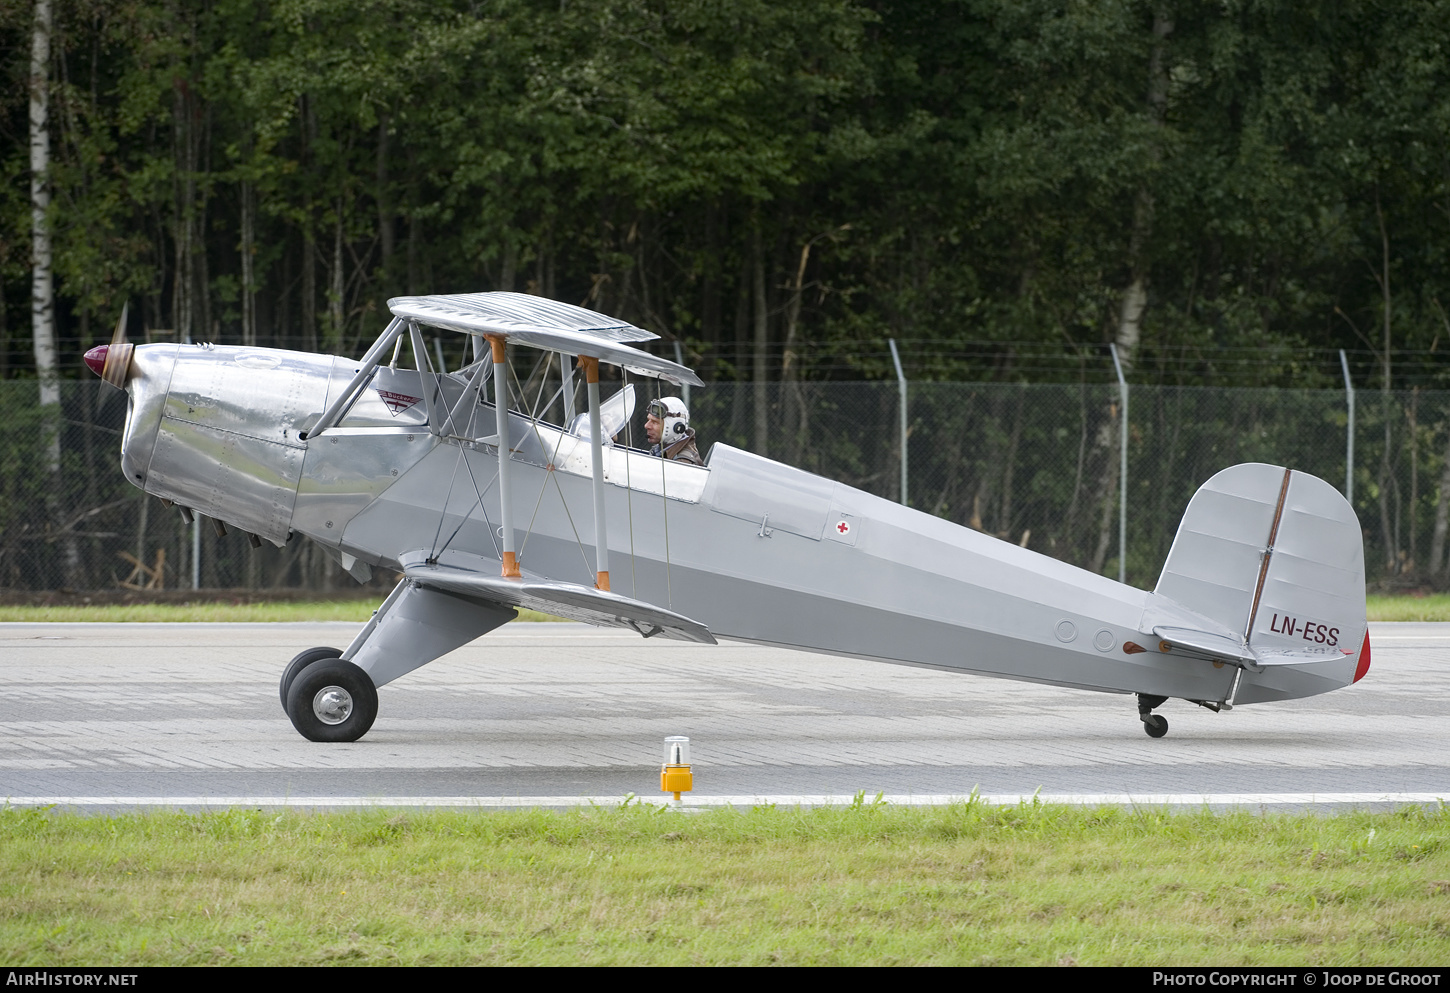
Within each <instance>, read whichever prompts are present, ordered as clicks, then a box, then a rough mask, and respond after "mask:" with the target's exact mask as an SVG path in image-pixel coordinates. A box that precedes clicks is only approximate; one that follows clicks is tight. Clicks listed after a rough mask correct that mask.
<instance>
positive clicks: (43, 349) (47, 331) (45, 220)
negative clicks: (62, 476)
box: [30, 0, 60, 473]
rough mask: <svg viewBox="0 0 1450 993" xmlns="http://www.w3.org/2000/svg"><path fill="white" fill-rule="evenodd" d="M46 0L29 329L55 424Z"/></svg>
mask: <svg viewBox="0 0 1450 993" xmlns="http://www.w3.org/2000/svg"><path fill="white" fill-rule="evenodd" d="M50 32H51V7H50V0H36V3H35V22H34V25H33V30H32V33H31V45H30V223H31V270H30V272H31V276H30V326H31V332H32V334H33V335H34V341H35V372H36V377H37V378H38V379H39V380H40V406H41V407H42V408H43V409H49V410H51V411H53V413H49V414H47V418H46V419H47V422H51V421H54V422H55V424H56V425H57V426H58V425H59V409H60V406H59V405H60V383H59V381H58V379H57V376H56V358H55V356H56V343H55V284H54V280H53V277H52V275H51V250H50V219H49V217H48V216H47V215H48V213H49V211H50V129H49V123H50ZM47 459H48V468H49V470H50V471H51V472H52V473H54V472H58V471H59V469H60V436H59V434H58V433H56V432H55V431H53V430H52V431H51V432H50V442H49V449H48V452H47Z"/></svg>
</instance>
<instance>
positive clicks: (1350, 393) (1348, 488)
mask: <svg viewBox="0 0 1450 993" xmlns="http://www.w3.org/2000/svg"><path fill="white" fill-rule="evenodd" d="M1339 368H1340V369H1342V370H1343V371H1344V400H1345V403H1346V404H1347V405H1348V406H1349V427H1348V430H1347V431H1346V435H1347V438H1348V440H1347V441H1346V442H1345V452H1344V499H1346V500H1348V501H1349V505H1350V506H1351V507H1353V506H1354V381H1353V380H1352V379H1350V378H1349V360H1348V359H1347V358H1345V357H1344V349H1342V348H1341V349H1340V350H1339Z"/></svg>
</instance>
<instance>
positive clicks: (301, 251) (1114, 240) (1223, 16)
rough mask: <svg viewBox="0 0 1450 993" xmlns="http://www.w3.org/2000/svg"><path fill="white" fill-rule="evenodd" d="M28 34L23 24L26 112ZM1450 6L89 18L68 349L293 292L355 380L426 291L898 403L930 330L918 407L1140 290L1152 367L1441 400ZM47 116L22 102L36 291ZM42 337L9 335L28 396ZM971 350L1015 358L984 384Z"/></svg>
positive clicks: (298, 309) (489, 9) (158, 12)
mask: <svg viewBox="0 0 1450 993" xmlns="http://www.w3.org/2000/svg"><path fill="white" fill-rule="evenodd" d="M27 11H28V8H26V6H25V5H19V6H15V5H12V6H11V7H10V8H6V12H5V14H4V16H3V17H0V33H3V34H4V35H5V37H6V39H7V40H8V41H9V42H10V44H9V45H7V47H6V48H5V49H4V51H6V52H7V53H8V55H7V58H8V59H9V62H8V63H7V64H6V69H7V71H8V73H9V77H10V78H11V79H13V80H15V81H17V83H18V82H20V81H22V80H23V79H24V78H25V74H26V72H27V71H28V69H27V66H26V63H25V59H26V58H27V57H28V45H27V44H25V43H24V41H25V40H26V38H27V32H28V30H29V23H28V14H27ZM1445 15H1446V9H1445V4H1444V2H1443V0H1413V2H1407V3H1401V4H1395V5H1392V6H1391V7H1389V8H1386V7H1383V6H1382V5H1379V4H1375V3H1370V2H1368V0H1357V2H1352V3H1333V4H1327V3H1314V4H1309V5H1308V6H1305V5H1304V4H1293V3H1286V2H1281V0H1273V2H1268V3H1253V4H1243V3H1231V4H1221V3H1204V2H1197V0H1195V2H1183V3H1173V4H1163V3H1150V2H1148V0H1115V2H1112V3H1100V4H1062V3H1058V2H1051V0H1033V2H1029V3H1022V2H1018V0H1013V2H1007V0H941V2H933V3H910V4H906V3H898V2H894V0H887V2H881V3H873V4H865V3H861V2H858V0H807V2H801V3H793V4H785V5H781V4H770V3H765V2H762V0H745V2H732V3H727V2H722V0H683V2H669V3H663V2H658V0H571V2H569V3H565V4H560V3H556V2H553V0H491V2H489V3H483V4H478V3H463V2H461V0H367V2H363V3H356V2H349V3H342V2H339V0H268V2H264V3H256V2H253V0H220V2H217V3H213V4H208V5H205V6H200V7H198V6H195V5H185V4H183V5H176V4H171V3H161V2H160V0H143V2H140V3H133V4H126V5H120V6H116V5H105V4H80V5H70V6H68V7H66V9H65V10H63V11H62V12H61V13H60V15H59V21H58V26H57V30H56V37H55V60H54V66H53V72H52V78H53V81H54V89H55V95H54V99H55V103H56V110H55V112H54V113H53V118H54V121H55V123H54V128H55V136H54V137H55V142H54V144H55V148H56V152H55V163H54V166H53V170H52V177H51V178H52V185H53V187H54V189H55V191H56V197H55V206H54V208H53V210H54V225H55V233H56V246H57V250H56V269H57V275H58V280H59V283H58V285H59V288H60V292H61V294H62V297H63V305H64V306H63V313H62V315H61V316H62V335H63V337H66V338H69V339H70V340H72V341H75V342H76V343H77V344H80V343H82V342H80V341H79V339H80V338H83V337H90V338H93V339H95V338H99V337H101V336H102V334H103V330H104V328H105V327H108V326H109V322H110V320H111V319H112V316H111V315H113V314H114V313H115V311H116V310H117V308H118V307H119V305H120V303H121V301H123V300H126V299H131V300H134V301H136V302H137V303H138V304H139V305H141V310H142V318H141V321H142V323H144V324H146V325H147V326H149V327H152V328H157V327H163V328H174V327H178V326H179V322H181V321H182V320H183V319H184V318H185V319H190V320H193V323H194V324H195V325H196V327H195V330H196V331H197V333H198V334H205V335H208V336H219V337H221V338H222V339H224V340H236V339H238V338H239V336H240V335H241V334H242V332H243V328H242V326H241V321H242V314H243V313H244V311H245V310H246V308H245V307H244V306H243V304H244V303H245V302H246V301H244V300H243V298H244V297H246V296H247V294H255V296H256V299H257V304H256V306H257V310H256V314H257V317H256V327H257V333H258V336H259V339H260V340H261V342H262V343H292V344H296V343H302V344H305V345H307V346H308V347H319V346H320V347H328V348H332V349H336V350H342V351H349V350H352V349H355V348H356V347H357V346H358V343H359V341H360V340H361V338H362V337H363V336H365V335H366V334H367V333H369V332H370V331H372V330H373V329H375V328H376V327H377V326H378V324H379V322H380V320H381V313H382V311H383V307H384V306H385V300H386V298H387V297H388V296H389V295H392V294H394V293H397V292H402V291H415V292H428V291H450V290H476V289H492V288H514V289H529V290H531V291H533V292H541V293H546V294H548V295H551V296H556V297H560V298H563V299H568V300H578V301H588V302H589V303H590V304H591V305H594V306H598V307H600V308H602V309H606V310H610V311H614V312H617V313H619V314H620V316H623V317H626V318H630V319H633V320H636V321H638V322H640V323H643V324H645V325H647V326H650V327H653V328H655V329H656V330H659V331H661V332H664V333H666V334H667V335H669V334H672V335H676V336H679V337H682V338H684V339H686V340H687V341H688V342H689V344H690V348H691V352H692V361H696V362H698V363H699V364H701V365H702V366H704V367H705V369H706V372H707V373H710V374H719V375H722V376H727V377H734V378H741V379H747V380H748V379H752V378H760V377H761V376H768V377H769V378H772V379H774V378H777V377H778V376H781V375H782V372H783V369H782V366H783V363H784V352H785V349H786V348H787V347H789V348H790V349H791V352H792V365H791V372H790V373H789V374H788V375H787V376H786V378H791V377H794V376H798V375H803V376H805V377H807V378H843V377H847V378H854V377H860V376H868V377H872V378H875V377H882V376H884V375H885V374H886V372H887V369H886V366H885V365H884V364H883V363H885V358H884V350H883V349H882V348H881V344H882V342H881V338H883V337H885V336H886V335H892V336H895V337H896V338H898V339H906V340H909V341H911V342H915V343H916V344H915V345H914V346H913V347H909V348H908V360H909V362H910V363H911V364H912V366H913V373H914V375H915V377H916V378H923V377H943V378H961V377H968V378H984V377H987V378H996V377H1003V378H1009V379H1010V378H1017V377H1020V376H1022V375H1031V376H1033V377H1034V378H1044V377H1053V378H1066V379H1073V378H1077V377H1079V376H1081V375H1082V374H1083V373H1082V367H1081V366H1080V365H1077V364H1075V363H1074V362H1072V361H1068V362H1067V363H1066V364H1061V363H1059V365H1058V366H1057V367H1055V368H1052V369H1049V368H1047V367H1043V366H1041V365H1036V366H1034V365H1033V363H1032V362H1030V361H1027V360H1026V358H1025V357H1024V356H1022V355H1021V354H1020V343H1024V342H1030V343H1037V344H1038V345H1040V346H1042V347H1044V348H1047V349H1049V350H1051V351H1053V352H1055V353H1056V354H1057V355H1059V357H1061V358H1067V359H1069V360H1071V359H1072V358H1073V357H1074V356H1079V355H1081V354H1083V353H1082V351H1081V349H1082V347H1084V346H1098V345H1101V344H1102V343H1103V342H1105V341H1108V340H1111V339H1112V338H1113V337H1114V335H1115V334H1116V328H1117V321H1118V315H1119V310H1120V307H1121V304H1122V298H1123V293H1124V289H1125V287H1126V285H1127V283H1128V281H1129V276H1130V273H1131V272H1136V271H1139V270H1140V269H1141V271H1142V272H1144V273H1146V276H1147V286H1148V288H1149V304H1148V310H1147V311H1146V313H1145V317H1144V325H1143V341H1142V343H1141V345H1140V346H1139V354H1137V355H1135V356H1134V358H1135V368H1136V369H1137V370H1138V373H1137V374H1138V375H1139V376H1140V377H1142V378H1146V379H1154V380H1158V381H1163V382H1201V381H1203V380H1205V379H1214V378H1222V377H1225V376H1230V377H1232V378H1233V380H1234V381H1235V382H1240V383H1242V382H1246V381H1254V382H1279V383H1293V384H1295V385H1298V386H1306V385H1320V384H1319V383H1318V382H1314V383H1311V382H1310V380H1313V379H1316V378H1319V379H1322V378H1324V377H1325V376H1326V375H1327V376H1331V377H1332V370H1329V371H1327V372H1326V368H1325V365H1324V363H1323V362H1322V361H1318V360H1315V359H1313V358H1312V356H1313V355H1314V354H1316V353H1315V352H1314V350H1315V349H1320V350H1323V349H1326V348H1331V347H1350V348H1357V349H1360V350H1361V351H1362V352H1363V353H1364V356H1365V358H1363V359H1362V361H1361V365H1362V366H1363V367H1364V368H1363V371H1364V374H1365V375H1380V376H1385V375H1388V376H1389V377H1390V380H1391V381H1401V382H1402V381H1404V377H1406V376H1413V377H1421V378H1423V377H1425V376H1429V375H1439V372H1438V366H1437V365H1436V364H1435V363H1434V361H1433V359H1427V360H1422V359H1413V358H1410V357H1408V356H1406V355H1404V354H1402V355H1401V357H1400V358H1399V359H1397V360H1396V359H1394V358H1393V353H1394V352H1396V351H1399V352H1401V353H1404V352H1405V351H1406V350H1424V349H1430V348H1432V347H1437V342H1438V341H1439V339H1440V338H1441V337H1442V336H1444V335H1445V334H1446V333H1447V328H1450V323H1447V317H1446V312H1447V307H1446V304H1445V301H1446V300H1447V298H1450V285H1447V284H1446V283H1445V279H1446V276H1445V273H1446V272H1447V271H1450V267H1447V265H1446V262H1447V259H1446V256H1445V251H1446V249H1445V248H1444V245H1445V244H1446V239H1445V237H1444V234H1445V225H1446V223H1447V220H1446V218H1447V206H1446V205H1447V204H1450V168H1447V162H1450V139H1447V137H1446V136H1447V135H1450V97H1447V93H1450V86H1447V85H1446V83H1447V82H1450V79H1447V76H1450V64H1447V52H1450V27H1447V25H1450V17H1447V16H1445ZM24 96H25V87H24V86H23V85H16V86H12V87H10V88H8V90H7V96H6V97H5V98H4V99H0V120H3V122H4V126H5V127H6V129H7V133H9V134H10V135H11V136H12V146H11V147H12V149H13V151H12V152H11V153H10V154H9V155H7V156H5V157H4V163H3V164H4V168H5V170H6V175H9V176H10V177H11V178H12V179H13V180H16V182H12V183H9V184H6V189H7V190H9V191H10V192H8V193H6V194H5V196H4V198H3V199H0V226H3V231H0V284H3V291H4V293H3V296H4V297H5V299H6V300H9V301H11V302H12V303H13V302H15V301H19V300H20V299H22V298H23V295H24V293H25V285H24V280H25V277H26V271H25V264H26V260H27V258H28V255H27V250H28V249H27V246H28V233H29V232H28V224H29V221H28V212H27V210H26V206H25V202H24V199H23V197H22V196H21V195H19V194H20V189H22V188H23V176H24V173H25V171H26V165H25V160H24V157H23V154H22V152H23V148H22V146H23V144H24V143H23V142H21V141H19V140H18V139H19V137H20V136H21V135H22V134H23V133H24V131H25V127H26V124H25V114H26V101H25V99H24ZM249 205H250V206H249ZM249 211H251V212H252V213H251V214H249ZM248 217H251V223H253V225H254V228H255V230H254V231H253V233H252V234H251V235H250V236H247V235H244V233H243V228H244V226H245V224H246V223H248V220H247V219H248ZM757 235H758V240H757ZM247 237H251V238H252V239H253V240H252V241H251V242H250V247H247V243H246V241H245V239H246V238H247ZM757 246H758V249H757ZM244 251H247V252H250V253H251V257H252V261H253V263H254V264H255V272H254V274H253V276H252V279H251V282H250V284H248V285H243V284H244V282H245V281H244V280H243V274H242V265H241V263H242V254H243V252H244ZM757 251H758V253H759V255H760V261H761V263H762V267H763V269H764V271H765V276H766V280H765V282H766V293H767V297H768V299H767V300H766V301H765V303H766V312H767V329H766V337H767V339H768V344H769V355H768V360H767V364H766V366H764V367H762V368H761V369H760V370H758V371H757V370H755V369H754V368H753V362H752V361H751V360H750V359H749V354H748V348H749V344H750V342H751V341H753V339H754V334H755V332H754V328H753V327H751V326H750V325H751V317H750V315H751V314H753V309H752V308H753V303H752V302H751V296H752V293H753V290H752V278H751V274H750V269H751V266H752V265H753V261H754V258H755V257H756V254H757ZM193 282H195V284H196V286H197V287H198V289H197V290H196V292H195V293H194V294H192V293H191V290H189V289H187V287H190V286H191V285H192V283H193ZM797 293H799V297H798V302H797ZM188 294H191V295H188ZM193 297H194V299H193ZM181 310H185V313H182V312H181ZM193 310H194V311H195V313H194V315H193ZM14 312H15V313H18V312H19V311H18V309H17V310H16V311H14ZM737 314H743V315H745V320H743V321H738V320H735V319H734V318H735V316H736V315H737ZM188 315H191V316H188ZM202 322H204V325H203V324H202ZM23 324H24V322H23V321H19V320H10V321H9V322H8V330H7V331H6V336H7V337H8V339H9V342H10V343H11V344H10V348H9V357H10V364H9V368H11V369H12V370H13V369H18V368H21V367H23V361H22V360H21V358H20V356H21V354H22V349H21V348H20V347H18V346H22V345H23V344H24V337H25V334H26V332H25V330H24V328H23ZM737 328H738V329H739V330H736V329H737ZM969 342H997V343H1002V344H1001V345H1000V347H998V348H997V349H996V350H995V352H994V353H993V354H992V355H991V357H990V358H987V359H984V358H983V357H980V356H977V355H976V354H975V353H973V352H971V351H970V350H967V349H965V345H966V343H969ZM1007 343H1015V344H1012V345H1010V346H1009V345H1008V344H1007ZM4 344H5V343H4V342H0V347H3V346H4ZM1225 347H1228V348H1254V349H1264V350H1261V351H1259V352H1258V354H1256V356H1255V360H1254V361H1240V362H1232V361H1228V360H1227V355H1228V353H1225V352H1224V351H1222V350H1223V349H1224V348H1225ZM1240 354H1242V353H1240ZM1376 356H1377V357H1376ZM1226 362H1227V364H1226ZM1098 365H1099V366H1100V365H1101V363H1098ZM1396 366H1398V368H1397V367H1396ZM1095 369H1096V371H1095V372H1093V373H1092V375H1093V376H1100V375H1101V374H1102V372H1103V370H1102V369H1101V368H1098V367H1096V366H1095ZM69 370H70V372H71V373H73V374H80V368H79V364H78V363H77V362H74V361H72V362H71V363H70V365H69Z"/></svg>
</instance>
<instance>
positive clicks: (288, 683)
mask: <svg viewBox="0 0 1450 993" xmlns="http://www.w3.org/2000/svg"><path fill="white" fill-rule="evenodd" d="M341 657H342V652H340V651H338V650H337V649H336V648H309V649H307V651H305V652H300V653H298V655H297V657H296V658H294V659H293V660H292V661H291V662H288V663H287V668H285V669H283V670H282V682H281V684H280V685H279V686H278V687H277V689H278V692H279V693H280V695H281V697H282V713H284V714H285V713H287V691H288V690H290V689H291V688H292V680H294V679H296V678H297V674H298V673H299V672H301V671H302V670H303V669H306V668H307V667H308V666H309V665H311V664H312V663H314V662H318V661H321V660H322V659H335V658H341Z"/></svg>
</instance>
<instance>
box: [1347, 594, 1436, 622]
mask: <svg viewBox="0 0 1450 993" xmlns="http://www.w3.org/2000/svg"><path fill="white" fill-rule="evenodd" d="M1366 608H1367V610H1368V612H1369V619H1370V620H1372V621H1450V593H1429V594H1426V595H1424V596H1379V595H1372V596H1370V597H1369V599H1368V600H1367V601H1366Z"/></svg>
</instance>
